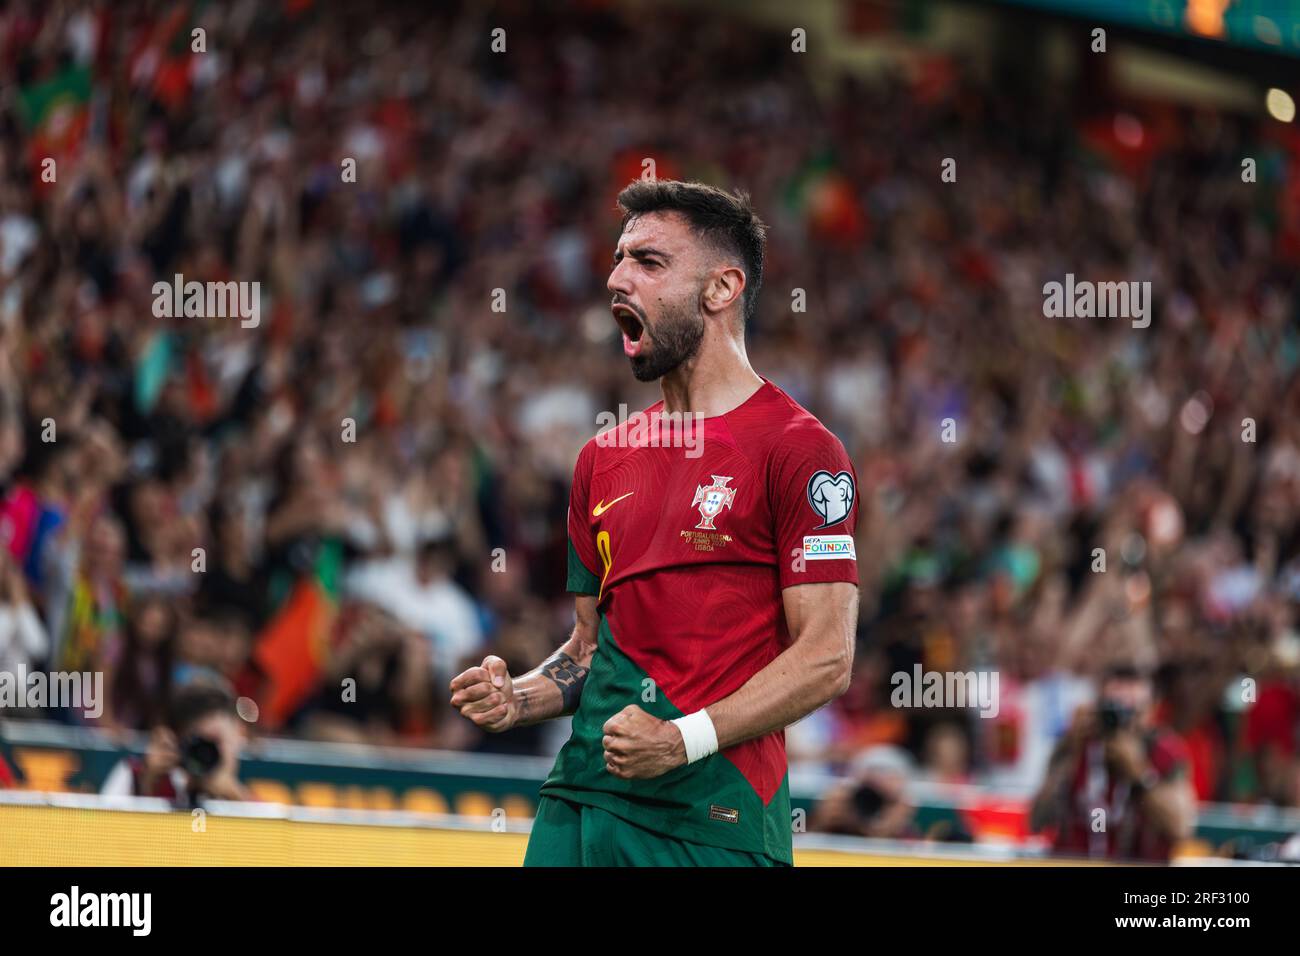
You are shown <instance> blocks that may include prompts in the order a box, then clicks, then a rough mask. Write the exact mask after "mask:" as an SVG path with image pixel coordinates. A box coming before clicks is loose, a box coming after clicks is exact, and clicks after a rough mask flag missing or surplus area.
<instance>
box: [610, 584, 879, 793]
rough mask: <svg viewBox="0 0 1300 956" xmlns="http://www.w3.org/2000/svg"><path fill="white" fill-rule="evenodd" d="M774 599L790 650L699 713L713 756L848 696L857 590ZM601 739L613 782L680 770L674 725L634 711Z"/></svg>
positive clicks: (835, 588)
mask: <svg viewBox="0 0 1300 956" xmlns="http://www.w3.org/2000/svg"><path fill="white" fill-rule="evenodd" d="M781 598H782V601H783V602H784V604H785V619H786V623H787V624H788V625H789V627H790V634H791V636H792V638H793V640H792V642H791V644H790V646H789V647H787V648H786V649H785V650H784V651H782V652H781V653H780V654H779V655H777V657H776V659H775V660H773V661H772V662H771V663H770V664H768V665H767V666H766V667H764V668H763V669H762V670H760V671H759V672H758V673H757V674H755V675H754V676H753V677H751V678H750V679H749V680H747V681H746V682H745V683H744V684H743V685H742V686H741V687H740V688H739V689H738V690H736V691H735V692H734V693H732V694H729V695H728V696H726V697H724V698H722V700H720V701H718V702H717V703H715V704H710V705H709V706H708V707H706V708H705V710H706V711H707V712H708V715H709V719H710V720H711V721H712V722H713V729H714V732H715V733H716V734H717V735H718V749H719V750H722V749H725V748H727V747H731V746H733V745H735V744H738V743H740V742H741V741H744V740H749V739H750V738H751V737H760V736H762V735H763V734H766V733H770V732H771V731H773V730H779V729H781V728H782V727H786V726H788V725H790V724H792V723H794V722H795V721H796V720H798V719H799V718H800V717H803V716H805V715H806V714H810V713H812V712H813V711H814V710H816V709H817V708H818V707H820V706H821V705H822V704H825V703H826V702H827V701H829V700H831V699H832V698H835V697H838V696H839V695H840V694H842V693H844V691H846V690H847V689H848V686H849V676H850V674H851V673H852V670H853V639H854V635H855V633H856V630H857V627H856V625H857V619H858V588H857V585H854V584H849V583H846V582H842V581H837V582H826V583H820V584H799V585H795V586H794V587H789V588H786V589H785V590H784V591H782V592H781ZM604 731H605V737H604V747H605V769H607V770H608V771H609V772H610V773H611V774H613V775H614V776H616V777H622V778H625V779H647V778H651V777H658V776H660V775H661V774H665V773H667V772H668V771H670V770H673V769H674V768H676V767H680V766H681V765H682V764H684V763H686V759H687V758H686V744H685V742H684V741H683V739H682V734H681V731H680V730H678V729H677V727H676V725H674V724H673V723H672V722H671V721H667V720H659V719H658V718H655V717H652V716H650V715H649V714H647V713H646V712H645V711H643V710H642V709H641V708H640V707H638V706H637V705H636V704H629V705H628V706H627V707H624V708H623V710H621V711H620V712H619V713H617V714H615V715H614V716H613V717H611V718H610V719H609V720H607V721H606V722H605V727H604Z"/></svg>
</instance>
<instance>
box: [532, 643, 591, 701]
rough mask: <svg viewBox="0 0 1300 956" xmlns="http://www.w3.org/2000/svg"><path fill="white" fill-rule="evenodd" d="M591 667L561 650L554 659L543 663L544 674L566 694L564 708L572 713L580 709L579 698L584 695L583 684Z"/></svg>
mask: <svg viewBox="0 0 1300 956" xmlns="http://www.w3.org/2000/svg"><path fill="white" fill-rule="evenodd" d="M589 672H590V668H587V667H583V666H582V665H581V664H579V663H578V662H577V661H575V660H574V659H573V658H572V657H570V656H569V655H568V654H566V653H564V652H563V651H561V652H560V653H559V654H557V655H555V659H554V660H550V661H547V662H546V663H545V664H543V665H542V676H543V677H546V678H548V679H549V680H551V681H552V682H554V684H555V686H556V687H558V688H560V693H561V694H563V695H564V710H562V711H561V713H564V714H571V713H573V712H574V711H575V710H577V709H578V700H579V698H581V697H582V685H583V684H585V683H586V682H587V674H588V673H589Z"/></svg>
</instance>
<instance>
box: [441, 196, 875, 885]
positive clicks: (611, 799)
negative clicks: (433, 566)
mask: <svg viewBox="0 0 1300 956" xmlns="http://www.w3.org/2000/svg"><path fill="white" fill-rule="evenodd" d="M618 202H619V206H620V208H621V209H622V210H623V213H624V216H623V225H622V234H621V235H620V236H619V239H618V244H617V246H616V248H615V251H614V265H613V271H612V272H611V273H610V276H609V282H608V287H609V290H610V292H611V293H612V294H613V300H612V305H611V308H612V311H613V313H614V318H615V320H616V321H617V322H618V325H619V326H620V328H621V329H622V332H623V352H624V354H625V355H626V356H627V357H628V359H629V360H630V362H631V365H632V372H633V374H634V375H635V376H636V377H637V379H639V380H640V381H643V382H649V381H654V380H656V379H658V380H659V381H660V383H661V385H662V389H663V400H662V401H661V402H657V403H656V404H654V405H652V406H651V407H650V408H648V409H646V410H645V412H644V413H643V417H642V416H634V417H636V418H640V419H641V420H640V421H639V422H638V423H637V424H636V425H635V426H634V425H633V423H632V422H631V420H629V422H627V423H625V424H623V425H620V426H618V427H617V428H615V429H613V430H610V431H607V432H603V433H602V434H600V435H597V436H596V437H595V438H593V439H592V440H591V441H589V442H587V444H586V446H585V447H584V448H583V449H582V451H581V452H580V453H579V455H578V461H577V466H576V468H575V469H574V475H573V488H572V492H571V494H570V498H569V571H568V589H569V590H570V591H572V592H574V594H576V599H575V606H576V621H577V623H576V626H575V627H574V629H573V634H572V636H571V637H570V638H569V640H568V641H567V642H565V644H564V645H562V646H561V647H560V649H559V651H558V652H556V653H555V654H554V655H552V656H551V657H550V658H548V659H547V660H546V661H545V662H543V663H542V664H541V665H540V666H539V667H537V668H536V669H534V670H532V671H529V672H528V673H527V674H524V675H523V676H521V677H513V678H512V677H511V676H510V675H509V674H508V673H507V672H506V665H505V662H504V661H502V660H501V659H500V658H499V657H494V656H489V657H487V658H486V659H485V660H484V661H483V663H482V665H481V666H479V667H472V668H470V669H469V670H467V671H465V672H464V673H462V674H460V675H458V676H457V677H456V678H454V679H453V680H452V682H451V691H452V698H451V702H452V705H453V706H455V707H457V708H459V709H460V712H461V713H462V714H463V715H464V716H466V717H467V718H469V719H470V720H472V721H473V722H474V723H475V724H477V725H478V726H479V727H482V728H483V729H484V730H487V731H491V732H499V731H504V730H508V729H510V728H511V727H516V726H522V725H525V724H532V723H536V722H538V721H542V720H548V719H550V718H553V717H558V716H560V715H562V714H572V715H573V732H572V737H571V738H570V739H569V741H568V743H566V744H565V745H564V748H563V749H562V750H561V751H560V754H559V756H558V757H557V759H556V762H555V768H554V769H553V770H552V771H551V775H550V776H549V777H548V778H547V780H546V782H545V783H544V784H543V785H542V788H541V797H540V800H539V803H538V809H537V817H536V820H535V822H534V824H533V830H532V836H531V838H530V839H529V842H528V851H527V854H526V856H525V860H524V863H525V865H526V866H584V865H585V866H611V865H634V866H637V865H640V866H646V865H703V866H709V865H712V866H773V865H790V864H792V863H793V855H792V851H791V842H792V841H791V831H792V820H791V812H790V794H789V783H788V772H787V766H786V756H785V734H784V728H785V727H786V726H787V725H789V724H791V723H793V722H794V721H796V720H798V719H799V718H801V717H803V716H804V715H805V714H808V713H811V712H812V711H814V710H816V709H817V708H818V707H820V706H822V705H823V704H825V703H826V702H827V701H829V700H831V699H832V698H834V697H836V696H838V695H839V694H841V693H843V692H844V691H845V690H846V689H847V687H848V681H849V674H850V670H851V668H852V659H853V646H854V638H855V631H856V623H857V605H858V577H857V562H856V554H855V552H854V546H853V531H854V525H855V523H856V510H855V505H856V500H855V499H856V477H855V474H854V471H853V467H852V465H851V464H850V462H849V459H848V456H847V455H846V454H845V451H844V446H843V445H842V444H841V443H840V442H839V440H838V439H836V438H835V436H833V435H832V434H831V433H830V432H828V431H827V430H826V429H825V428H824V427H823V426H822V425H821V423H820V422H818V421H817V419H816V418H814V417H813V416H812V415H810V414H809V413H808V412H807V411H805V410H804V409H803V408H801V407H800V406H799V405H798V404H796V403H795V401H794V400H793V399H791V398H790V396H788V395H786V394H785V392H783V391H781V389H780V388H778V387H777V386H776V385H774V384H772V383H771V382H769V381H767V380H766V379H764V378H763V377H761V376H760V375H758V374H757V373H756V372H755V371H754V370H753V368H751V367H750V364H749V360H748V358H747V357H746V354H745V337H744V332H745V323H746V321H747V320H750V319H752V318H753V316H754V314H755V312H756V309H757V302H758V293H759V286H760V285H761V282H762V277H763V248H764V243H765V233H766V227H765V226H764V225H763V223H762V222H761V221H760V220H759V218H758V217H757V216H756V215H755V213H754V211H753V210H752V209H751V208H750V205H749V200H748V197H747V196H746V195H745V194H744V193H737V194H734V195H733V194H730V193H727V192H724V191H722V190H719V189H716V188H713V187H710V186H706V185H703V184H700V183H685V182H675V181H668V180H660V181H639V182H635V183H633V184H632V185H630V186H628V187H627V188H626V189H624V190H623V191H622V193H620V194H619V197H618ZM682 413H685V414H682ZM647 420H648V421H649V422H651V423H652V425H656V426H657V425H662V426H663V428H662V429H659V428H657V427H651V428H648V429H647V428H646V427H645V422H646V421H647ZM674 423H676V424H674ZM696 424H698V425H699V428H698V429H697V430H696V433H695V434H691V431H692V429H694V428H695V426H696ZM670 426H671V427H670ZM647 432H648V435H649V437H647ZM674 446H675V447H674Z"/></svg>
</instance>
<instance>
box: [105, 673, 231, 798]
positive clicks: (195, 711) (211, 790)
mask: <svg viewBox="0 0 1300 956" xmlns="http://www.w3.org/2000/svg"><path fill="white" fill-rule="evenodd" d="M243 735H244V730H243V725H242V721H240V719H239V718H238V717H237V716H236V714H235V702H234V699H233V698H232V697H231V696H230V695H229V694H227V693H226V692H225V691H224V690H222V689H220V688H218V687H215V686H212V685H210V684H201V683H200V684H195V685H193V686H191V687H187V688H183V689H181V690H179V691H177V693H176V696H175V698H174V700H173V703H172V710H171V713H170V715H169V718H168V721H167V722H166V723H164V724H159V725H157V726H155V727H154V728H153V730H152V732H151V733H150V735H149V745H148V748H147V750H146V751H145V754H144V756H143V757H127V758H125V759H123V760H121V761H120V762H119V763H118V764H117V766H115V767H114V768H113V769H112V770H111V771H109V774H108V777H107V778H106V779H105V781H104V785H103V787H101V788H100V793H103V794H106V795H110V796H111V795H116V796H138V797H161V798H163V799H165V800H168V801H170V802H171V803H172V804H173V806H175V807H178V808H179V807H184V808H192V807H195V806H197V805H198V804H199V802H200V801H201V800H202V799H203V798H204V797H212V798H216V799H220V800H246V799H248V791H247V788H245V787H244V785H243V784H242V783H241V782H240V781H239V756H240V752H241V750H242V748H243Z"/></svg>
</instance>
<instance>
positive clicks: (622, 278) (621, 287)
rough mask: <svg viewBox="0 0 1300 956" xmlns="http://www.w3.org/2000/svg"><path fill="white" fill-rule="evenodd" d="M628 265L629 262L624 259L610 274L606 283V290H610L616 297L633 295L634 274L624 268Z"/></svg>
mask: <svg viewBox="0 0 1300 956" xmlns="http://www.w3.org/2000/svg"><path fill="white" fill-rule="evenodd" d="M626 264H627V260H626V259H624V260H623V261H622V262H620V263H618V264H617V265H615V266H614V268H613V269H611V270H610V272H609V281H608V282H606V283H605V288H607V289H609V291H610V292H612V293H613V294H614V295H622V296H630V295H631V294H632V285H631V276H632V273H631V272H630V271H629V270H627V269H625V268H623V267H624V266H625V265H626Z"/></svg>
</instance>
